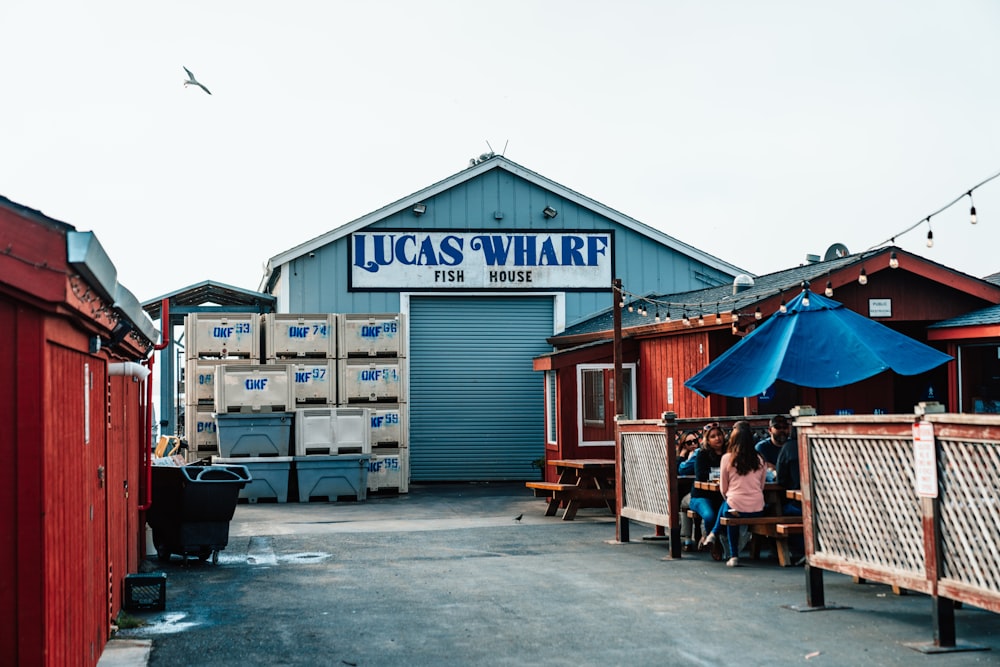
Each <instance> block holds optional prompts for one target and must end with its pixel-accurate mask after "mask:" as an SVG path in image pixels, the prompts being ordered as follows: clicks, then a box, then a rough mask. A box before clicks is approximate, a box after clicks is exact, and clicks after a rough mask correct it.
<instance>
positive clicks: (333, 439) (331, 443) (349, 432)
mask: <svg viewBox="0 0 1000 667" xmlns="http://www.w3.org/2000/svg"><path fill="white" fill-rule="evenodd" d="M370 423H371V411H370V410H369V409H368V408H356V407H314V408H299V409H297V410H296V411H295V456H316V455H321V456H330V455H334V454H370V453H371V451H372V446H371V429H370V427H369V424H370Z"/></svg>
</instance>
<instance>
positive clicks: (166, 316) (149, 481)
mask: <svg viewBox="0 0 1000 667" xmlns="http://www.w3.org/2000/svg"><path fill="white" fill-rule="evenodd" d="M160 338H161V339H162V340H161V341H160V343H159V344H158V345H154V346H153V353H152V354H151V355H149V359H146V366H147V367H148V368H149V379H148V380H147V381H146V438H145V440H146V442H145V445H144V446H143V447H142V466H143V472H144V473H145V478H146V487H145V488H144V489H143V491H144V493H143V502H142V503H141V504H140V505H139V511H140V512H145V511H146V510H148V509H149V508H150V507H151V506H152V504H153V365H154V364H155V362H156V353H157V352H159V351H160V350H162V349H164V348H166V347H167V345H169V344H170V300H169V299H163V301H161V302H160Z"/></svg>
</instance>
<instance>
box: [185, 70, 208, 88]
mask: <svg viewBox="0 0 1000 667" xmlns="http://www.w3.org/2000/svg"><path fill="white" fill-rule="evenodd" d="M184 71H185V72H187V75H188V78H187V81H185V82H184V87H185V88H187V87H188V86H189V85H190V86H198V87H199V88H201V89H202V90H204V91H205V92H206V93H208V94H209V95H211V94H212V91H211V90H209V89H208V88H206V87H205V86H203V85H202V84H200V83H198V79H196V78H194V74H192V73H191V70H189V69H188V68H187V67H185V68H184Z"/></svg>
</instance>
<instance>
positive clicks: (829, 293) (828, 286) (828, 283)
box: [823, 280, 833, 299]
mask: <svg viewBox="0 0 1000 667" xmlns="http://www.w3.org/2000/svg"><path fill="white" fill-rule="evenodd" d="M823 294H825V295H826V298H828V299H831V298H833V281H832V280H827V281H826V289H825V290H823Z"/></svg>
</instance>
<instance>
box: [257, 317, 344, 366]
mask: <svg viewBox="0 0 1000 667" xmlns="http://www.w3.org/2000/svg"><path fill="white" fill-rule="evenodd" d="M338 319H339V317H338V315H337V314H335V313H325V314H323V313H320V314H294V313H268V314H265V315H264V346H265V349H266V355H267V358H268V359H279V358H280V359H289V358H297V357H319V358H330V359H335V358H336V357H337V333H338V325H337V322H338Z"/></svg>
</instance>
